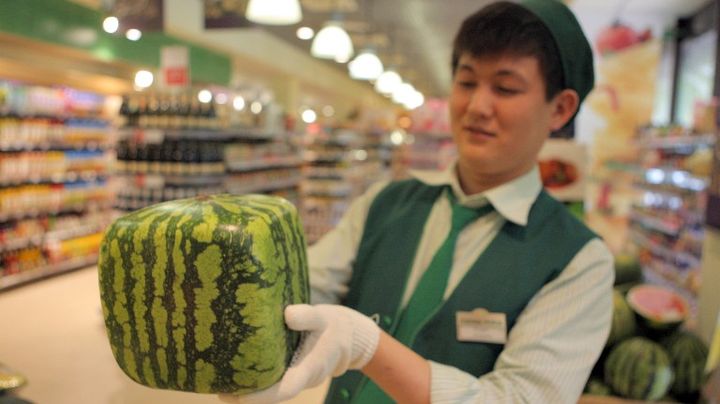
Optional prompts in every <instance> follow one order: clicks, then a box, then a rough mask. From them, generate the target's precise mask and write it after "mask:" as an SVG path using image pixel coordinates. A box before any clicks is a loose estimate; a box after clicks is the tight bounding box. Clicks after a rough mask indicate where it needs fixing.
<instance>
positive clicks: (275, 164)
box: [225, 157, 302, 172]
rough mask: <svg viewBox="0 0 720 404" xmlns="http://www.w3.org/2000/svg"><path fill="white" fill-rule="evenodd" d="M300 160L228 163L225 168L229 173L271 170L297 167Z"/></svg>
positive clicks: (277, 158)
mask: <svg viewBox="0 0 720 404" xmlns="http://www.w3.org/2000/svg"><path fill="white" fill-rule="evenodd" d="M301 164H302V160H300V159H298V158H295V157H275V158H265V159H258V160H251V161H228V162H226V163H225V167H227V169H228V170H229V171H230V172H244V171H258V170H270V169H273V168H287V167H299V166H300V165H301Z"/></svg>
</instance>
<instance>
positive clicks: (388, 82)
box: [375, 69, 402, 94]
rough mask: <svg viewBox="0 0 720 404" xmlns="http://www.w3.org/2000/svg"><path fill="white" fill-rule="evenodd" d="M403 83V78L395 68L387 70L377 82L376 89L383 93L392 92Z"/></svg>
mask: <svg viewBox="0 0 720 404" xmlns="http://www.w3.org/2000/svg"><path fill="white" fill-rule="evenodd" d="M400 84H402V78H401V77H400V75H399V74H397V73H396V72H395V71H394V70H389V69H388V70H386V71H385V72H383V74H381V75H380V77H378V78H377V81H376V82H375V90H376V91H377V92H379V93H381V94H392V93H393V91H395V89H396V88H397V87H398V86H399V85H400Z"/></svg>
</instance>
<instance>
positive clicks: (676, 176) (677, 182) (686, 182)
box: [640, 167, 709, 192]
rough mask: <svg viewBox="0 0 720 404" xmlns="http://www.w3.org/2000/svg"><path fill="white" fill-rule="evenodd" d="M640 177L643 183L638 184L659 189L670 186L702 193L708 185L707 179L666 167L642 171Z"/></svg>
mask: <svg viewBox="0 0 720 404" xmlns="http://www.w3.org/2000/svg"><path fill="white" fill-rule="evenodd" d="M640 176H641V177H643V178H644V181H640V183H646V184H649V185H651V186H659V187H667V186H670V187H674V188H679V189H683V190H688V191H695V192H700V191H704V190H705V189H706V188H707V187H708V183H709V179H708V178H705V177H698V176H695V175H693V174H690V173H689V172H687V171H685V170H678V169H675V168H666V167H658V168H648V169H646V170H644V171H642V172H641V174H640Z"/></svg>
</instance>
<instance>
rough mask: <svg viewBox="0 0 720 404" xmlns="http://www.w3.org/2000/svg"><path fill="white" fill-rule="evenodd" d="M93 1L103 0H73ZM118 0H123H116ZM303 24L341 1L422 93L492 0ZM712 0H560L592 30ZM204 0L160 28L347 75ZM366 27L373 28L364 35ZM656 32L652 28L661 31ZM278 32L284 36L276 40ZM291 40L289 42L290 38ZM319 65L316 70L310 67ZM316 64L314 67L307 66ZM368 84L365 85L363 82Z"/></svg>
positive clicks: (353, 7)
mask: <svg viewBox="0 0 720 404" xmlns="http://www.w3.org/2000/svg"><path fill="white" fill-rule="evenodd" d="M73 1H76V2H78V3H83V4H86V5H90V6H93V7H99V6H100V4H101V3H102V2H105V3H107V1H109V0H73ZM115 1H121V0H115ZM301 1H302V5H303V11H304V20H303V24H307V25H310V26H311V27H313V28H315V29H316V30H318V29H319V28H320V27H321V25H322V23H323V22H324V21H326V20H327V19H329V18H331V17H332V14H333V13H332V10H333V8H335V7H339V8H340V9H341V10H342V11H343V12H344V14H343V16H344V19H345V21H346V23H347V24H348V28H349V29H350V31H351V35H353V40H354V42H355V45H356V48H357V47H361V46H362V43H361V42H363V41H365V42H367V39H368V38H373V40H372V42H374V43H375V44H378V45H379V46H378V48H379V49H378V51H379V54H380V56H381V58H383V59H384V61H385V63H386V64H395V65H397V67H398V69H399V71H400V73H401V75H403V76H404V77H405V78H407V79H409V81H411V82H412V84H413V85H415V86H416V87H417V88H418V89H419V90H420V91H423V92H424V93H426V94H427V95H435V96H442V95H444V94H446V93H447V89H448V84H449V82H450V76H451V74H450V73H451V72H450V66H449V65H450V63H449V59H450V47H451V42H452V38H453V35H454V33H455V30H456V29H457V27H458V26H459V24H460V23H461V21H462V19H463V18H464V17H465V16H467V15H468V14H470V13H472V12H474V11H476V10H477V9H479V8H480V7H482V6H484V5H485V4H487V3H490V2H491V1H492V0H301ZM709 1H714V0H566V2H567V3H568V4H570V6H571V7H572V9H573V10H574V11H575V12H576V14H577V15H578V18H579V20H580V22H581V24H582V25H583V27H584V29H585V31H586V34H587V35H588V36H589V37H590V38H591V40H592V38H593V37H594V35H596V32H597V31H598V29H599V28H600V27H602V26H607V25H608V24H610V23H612V22H613V21H614V20H615V19H616V16H617V15H618V12H619V11H621V12H622V14H621V16H620V17H621V20H623V21H624V22H625V21H629V22H630V23H632V22H633V21H639V24H647V23H648V22H647V21H648V20H654V21H655V22H656V25H658V24H659V25H664V26H667V25H668V24H672V22H673V21H675V19H676V18H677V17H679V16H685V15H688V14H690V13H692V12H694V11H696V10H698V9H700V8H701V7H702V6H703V5H705V4H708V2H709ZM201 4H202V0H165V7H166V14H167V15H166V29H167V30H169V31H170V33H172V34H176V35H181V36H183V37H185V38H186V39H192V40H195V41H197V42H200V43H203V44H206V45H210V46H213V47H215V48H217V49H223V50H227V51H231V52H234V53H238V54H241V55H245V56H248V57H252V58H255V59H258V60H259V61H261V62H262V64H267V63H270V64H272V65H273V66H274V68H275V69H277V71H280V72H286V73H288V74H290V73H292V70H293V69H296V68H297V67H298V66H299V67H301V68H300V69H299V74H301V75H307V76H308V77H307V78H308V79H309V80H316V81H317V80H319V77H320V78H322V76H323V75H325V76H328V77H330V76H334V75H335V76H338V75H339V76H342V75H346V73H345V67H344V66H342V65H337V64H335V63H331V62H324V61H322V62H320V61H317V60H315V59H312V58H311V57H310V56H309V52H308V49H309V43H307V42H301V41H299V40H297V39H296V38H294V30H295V28H296V26H295V27H261V28H244V29H233V30H215V31H212V32H208V31H207V30H203V26H202V6H201ZM368 29H370V30H371V31H372V32H374V33H375V34H374V35H372V36H369V35H368V31H367V30H368ZM659 34H660V32H656V35H659ZM278 38H280V39H282V40H278ZM288 45H289V46H288ZM318 69H319V71H321V72H322V73H321V74H318V73H317V72H316V71H317V70H318ZM313 71H315V72H313ZM368 87H369V86H368Z"/></svg>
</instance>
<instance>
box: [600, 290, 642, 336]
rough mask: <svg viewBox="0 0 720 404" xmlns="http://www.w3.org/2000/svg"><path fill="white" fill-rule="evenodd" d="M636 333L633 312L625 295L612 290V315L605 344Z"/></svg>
mask: <svg viewBox="0 0 720 404" xmlns="http://www.w3.org/2000/svg"><path fill="white" fill-rule="evenodd" d="M636 333H637V324H636V322H635V313H633V311H632V309H631V308H630V306H629V305H628V304H627V302H626V301H625V296H623V295H622V293H620V292H619V291H618V290H613V317H612V325H611V327H610V334H609V335H608V339H607V345H614V344H616V343H618V342H620V341H622V340H624V339H626V338H629V337H632V336H634V335H635V334H636Z"/></svg>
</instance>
